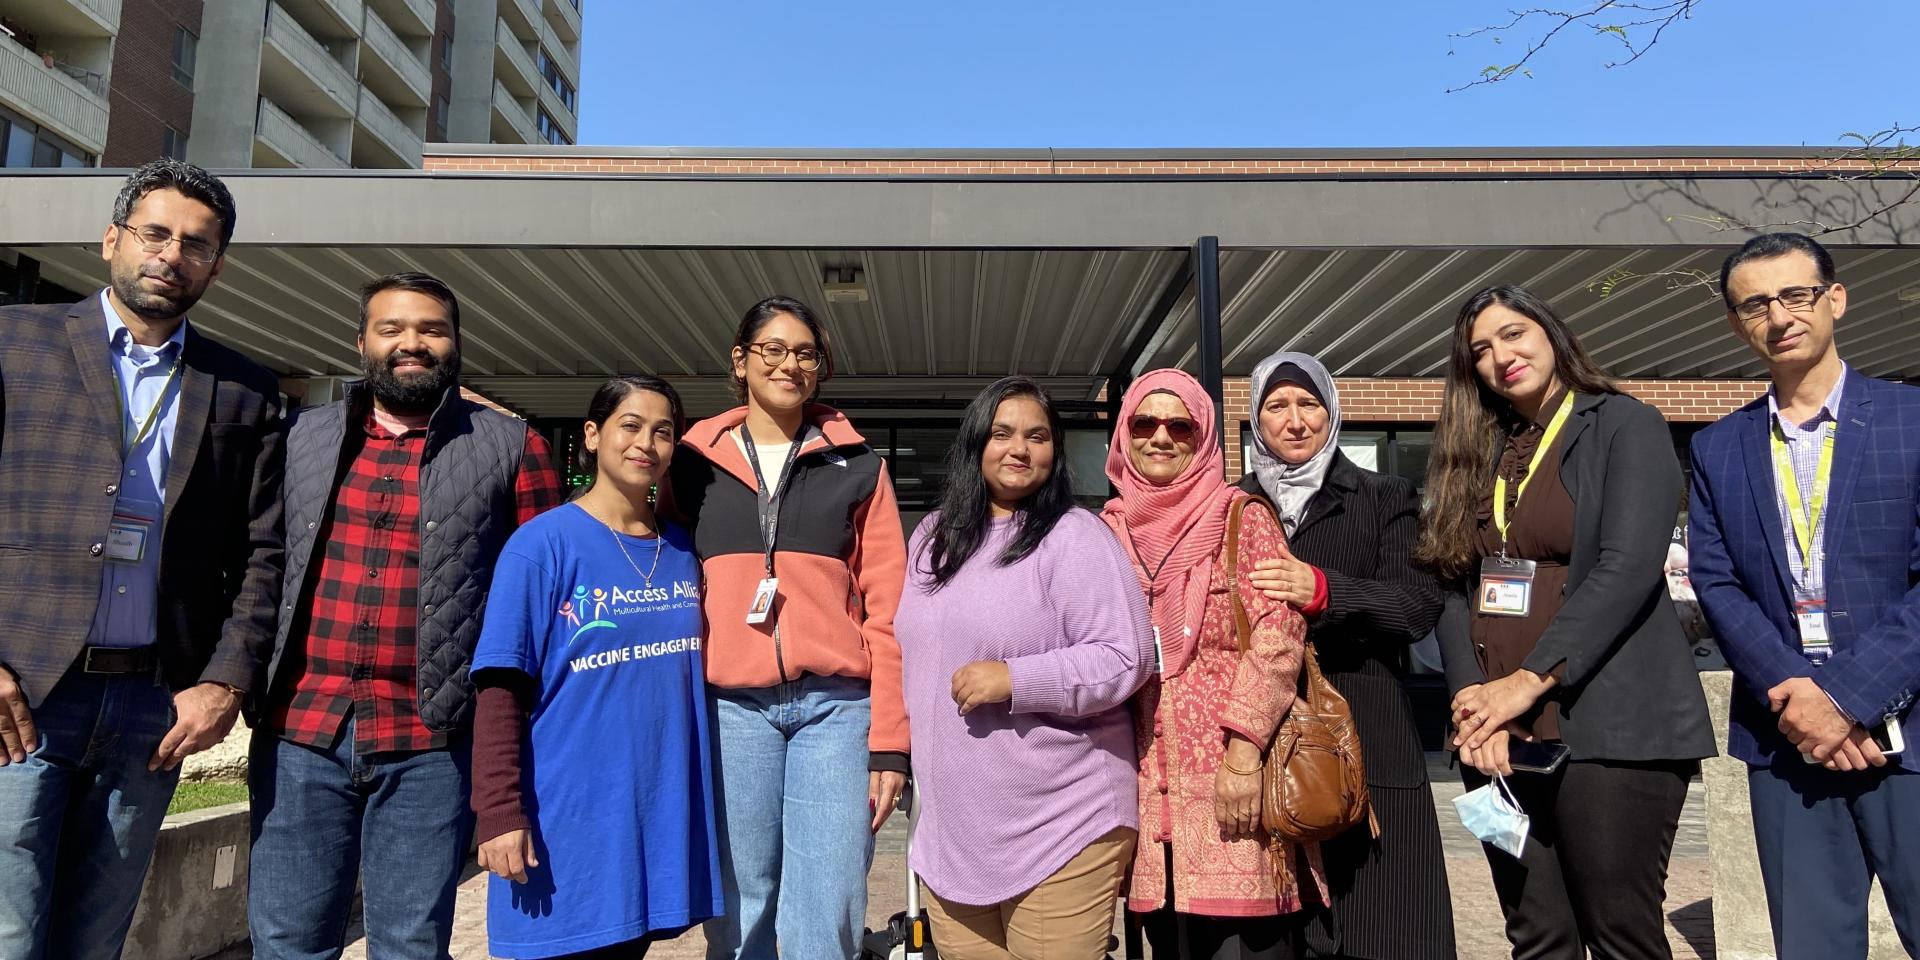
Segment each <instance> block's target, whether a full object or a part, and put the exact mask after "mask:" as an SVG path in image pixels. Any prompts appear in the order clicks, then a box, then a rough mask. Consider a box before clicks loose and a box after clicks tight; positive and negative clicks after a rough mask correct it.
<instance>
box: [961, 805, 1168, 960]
mask: <svg viewBox="0 0 1920 960" xmlns="http://www.w3.org/2000/svg"><path fill="white" fill-rule="evenodd" d="M1134 839H1135V833H1134V830H1133V829H1132V828H1131V827H1116V828H1115V829H1113V830H1112V831H1111V832H1109V833H1107V834H1106V835H1105V836H1103V837H1101V838H1100V839H1098V840H1095V841H1094V842H1092V843H1090V844H1088V845H1087V848H1086V849H1085V850H1082V851H1080V852H1079V853H1078V854H1076V855H1075V856H1074V858H1073V859H1072V860H1069V861H1067V865H1066V866H1064V867H1061V868H1060V869H1059V870H1056V871H1054V873H1053V876H1050V877H1048V878H1047V879H1045V880H1043V881H1041V883H1040V885H1039V886H1037V887H1034V888H1033V889H1032V890H1029V891H1027V892H1026V893H1023V894H1021V895H1019V896H1017V897H1014V898H1013V899H1011V900H1007V901H1005V902H1003V903H992V904H988V905H986V906H983V907H976V906H972V905H969V904H963V903H954V902H952V901H950V900H943V899H941V898H940V895H939V894H936V893H934V892H933V891H931V890H928V891H927V914H928V919H929V920H931V921H932V923H933V943H934V946H935V947H937V948H938V949H939V951H940V956H941V957H942V960H1099V958H1101V957H1104V956H1106V953H1107V937H1108V936H1110V935H1111V934H1112V932H1113V911H1114V900H1115V899H1116V898H1118V897H1119V896H1120V883H1121V881H1122V880H1123V879H1124V878H1125V877H1126V875H1127V866H1128V865H1129V864H1131V863H1132V862H1133V844H1134Z"/></svg>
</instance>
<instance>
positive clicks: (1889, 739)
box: [1516, 713, 1907, 769]
mask: <svg viewBox="0 0 1920 960" xmlns="http://www.w3.org/2000/svg"><path fill="white" fill-rule="evenodd" d="M1867 736H1870V737H1872V738H1873V745H1874V746H1876V747H1879V748H1880V752H1881V754H1883V755H1885V756H1888V757H1897V756H1899V755H1900V754H1902V753H1905V752H1906V751H1907V738H1906V736H1905V734H1904V732H1903V731H1901V729H1900V718H1899V717H1896V716H1894V715H1893V714H1891V713H1889V714H1887V718H1886V720H1885V722H1883V723H1881V724H1880V725H1879V726H1877V727H1869V728H1867ZM1800 759H1802V760H1805V761H1806V762H1808V763H1819V762H1820V761H1818V760H1815V759H1814V758H1813V754H1811V753H1803V754H1801V755H1800ZM1516 769H1517V768H1516Z"/></svg>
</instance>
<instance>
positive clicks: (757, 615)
mask: <svg viewBox="0 0 1920 960" xmlns="http://www.w3.org/2000/svg"><path fill="white" fill-rule="evenodd" d="M779 589H780V578H779V577H768V578H766V579H765V580H762V581H760V587H759V589H757V590H755V591H753V604H752V605H751V606H749V607H747V622H748V623H766V622H767V616H768V615H769V614H771V613H773V595H774V593H775V591H777V590H779Z"/></svg>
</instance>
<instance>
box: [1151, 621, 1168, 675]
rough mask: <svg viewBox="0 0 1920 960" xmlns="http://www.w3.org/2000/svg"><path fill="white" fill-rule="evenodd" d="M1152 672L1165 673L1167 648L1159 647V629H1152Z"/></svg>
mask: <svg viewBox="0 0 1920 960" xmlns="http://www.w3.org/2000/svg"><path fill="white" fill-rule="evenodd" d="M1153 672H1154V673H1155V674H1163V673H1166V672H1167V648H1166V647H1163V646H1161V645H1160V628H1159V627H1154V628H1153Z"/></svg>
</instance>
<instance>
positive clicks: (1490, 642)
mask: <svg viewBox="0 0 1920 960" xmlns="http://www.w3.org/2000/svg"><path fill="white" fill-rule="evenodd" d="M1559 409H1560V397H1559V396H1555V397H1553V398H1552V399H1550V400H1548V401H1547V402H1546V403H1543V404H1541V405H1540V413H1539V417H1538V419H1537V420H1533V421H1525V422H1520V423H1515V424H1513V426H1512V427H1511V428H1510V429H1509V431H1508V433H1507V439H1506V444H1505V446H1504V447H1503V449H1502V450H1501V453H1500V462H1499V463H1498V465H1496V467H1495V470H1496V471H1497V472H1498V475H1499V476H1503V477H1506V478H1507V520H1508V527H1507V556H1509V557H1515V558H1518V559H1521V560H1532V561H1534V563H1535V564H1536V565H1537V566H1536V567H1535V570H1534V579H1533V597H1532V602H1531V604H1530V606H1529V609H1528V612H1527V615H1526V616H1524V617H1497V616H1488V615H1485V614H1482V613H1480V612H1479V605H1478V604H1475V605H1474V614H1473V623H1472V626H1471V628H1470V632H1469V635H1470V636H1471V637H1472V638H1473V649H1474V653H1475V654H1477V655H1478V656H1479V658H1480V669H1481V670H1483V671H1485V673H1486V677H1487V679H1489V680H1497V679H1499V678H1501V677H1504V676H1507V675H1508V674H1511V673H1513V672H1514V671H1515V670H1518V669H1520V665H1521V663H1522V662H1524V661H1525V660H1526V659H1527V655H1528V654H1531V653H1532V652H1533V645H1534V644H1535V643H1536V642H1538V641H1539V639H1540V635H1541V634H1542V633H1544V632H1546V629H1547V625H1548V624H1550V623H1552V622H1553V618H1554V617H1555V616H1557V615H1558V614H1559V613H1560V605H1561V604H1562V603H1563V602H1565V601H1566V593H1565V591H1566V586H1567V558H1568V556H1569V555H1570V554H1572V552H1573V497H1572V496H1571V495H1569V494H1568V493H1567V487H1566V484H1564V483H1562V482H1561V480H1560V459H1561V451H1562V450H1563V449H1564V445H1565V442H1566V427H1562V428H1561V432H1560V435H1559V436H1558V437H1556V438H1555V439H1554V442H1553V448H1552V449H1551V450H1549V451H1548V452H1547V455H1546V456H1545V457H1542V458H1541V459H1540V472H1539V475H1537V476H1535V477H1534V478H1533V482H1531V483H1529V484H1527V496H1526V499H1524V500H1518V497H1519V490H1520V481H1521V480H1523V479H1525V478H1526V475H1527V464H1528V463H1529V462H1530V461H1531V460H1532V459H1533V453H1534V451H1535V450H1538V449H1539V448H1540V440H1541V438H1542V437H1544V436H1545V434H1546V425H1547V423H1548V422H1550V421H1551V420H1552V419H1553V415H1554V413H1556V412H1558V410H1559ZM1516 501H1517V502H1516ZM1499 553H1500V529H1499V528H1498V527H1496V526H1494V523H1493V490H1492V485H1491V484H1489V485H1488V491H1487V495H1486V497H1484V498H1483V499H1482V500H1481V501H1480V509H1479V513H1478V524H1477V525H1476V529H1475V534H1474V554H1475V557H1476V558H1477V559H1476V573H1477V560H1478V559H1483V558H1486V557H1491V556H1496V555H1498V554H1499ZM1519 722H1520V724H1521V725H1522V726H1525V727H1527V728H1528V729H1529V730H1531V731H1532V732H1533V735H1534V736H1535V737H1538V738H1539V739H1542V740H1558V739H1559V738H1560V707H1559V704H1558V703H1556V702H1555V701H1554V699H1553V695H1552V693H1549V694H1548V695H1547V696H1546V697H1543V698H1541V700H1540V702H1539V703H1537V704H1535V705H1534V708H1533V709H1532V710H1529V711H1528V712H1526V713H1524V714H1521V716H1520V718H1519Z"/></svg>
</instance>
